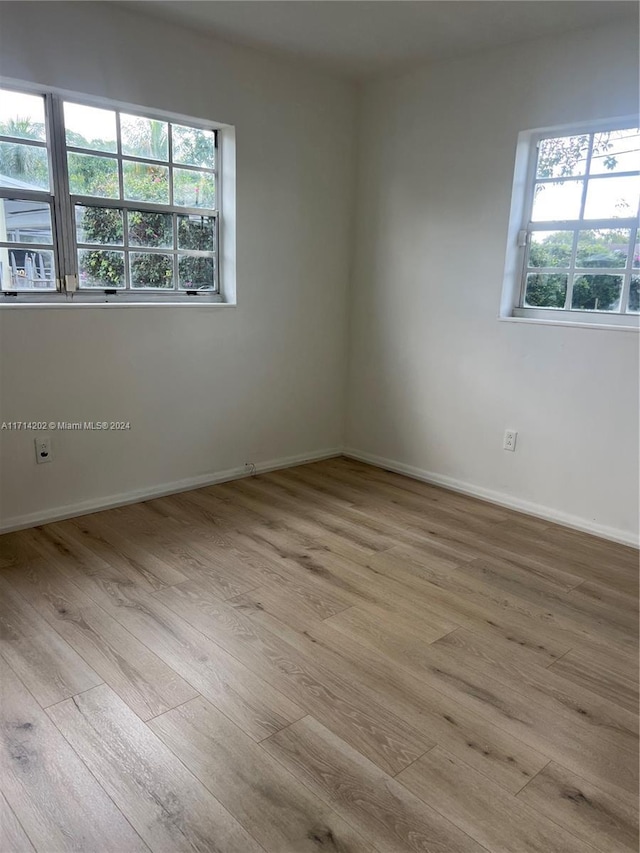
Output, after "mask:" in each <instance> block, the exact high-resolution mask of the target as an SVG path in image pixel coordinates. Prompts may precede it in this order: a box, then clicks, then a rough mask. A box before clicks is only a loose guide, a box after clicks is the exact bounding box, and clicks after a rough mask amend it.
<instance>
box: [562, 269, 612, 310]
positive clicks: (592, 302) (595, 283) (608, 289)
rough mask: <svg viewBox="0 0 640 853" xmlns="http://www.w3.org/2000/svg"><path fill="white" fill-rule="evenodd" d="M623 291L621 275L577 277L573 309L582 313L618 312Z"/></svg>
mask: <svg viewBox="0 0 640 853" xmlns="http://www.w3.org/2000/svg"><path fill="white" fill-rule="evenodd" d="M621 291H622V276H621V275H580V276H576V278H575V279H574V282H573V296H572V299H571V307H572V308H578V309H581V310H582V311H618V310H619V309H620V293H621Z"/></svg>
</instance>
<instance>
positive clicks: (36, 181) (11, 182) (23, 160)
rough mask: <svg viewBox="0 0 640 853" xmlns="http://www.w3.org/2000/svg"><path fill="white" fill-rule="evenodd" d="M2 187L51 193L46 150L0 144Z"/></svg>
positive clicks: (38, 147)
mask: <svg viewBox="0 0 640 853" xmlns="http://www.w3.org/2000/svg"><path fill="white" fill-rule="evenodd" d="M0 186H2V187H10V188H12V189H14V188H15V189H23V190H46V191H47V192H48V191H49V158H48V156H47V150H46V148H41V147H40V146H38V145H21V144H20V143H19V142H0Z"/></svg>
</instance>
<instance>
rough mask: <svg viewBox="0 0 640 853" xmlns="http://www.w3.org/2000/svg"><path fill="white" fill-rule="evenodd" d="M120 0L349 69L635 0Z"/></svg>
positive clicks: (497, 37)
mask: <svg viewBox="0 0 640 853" xmlns="http://www.w3.org/2000/svg"><path fill="white" fill-rule="evenodd" d="M121 5H124V6H128V7H133V8H135V9H136V11H138V12H143V13H144V14H148V15H154V16H159V17H163V18H166V19H169V20H171V21H174V22H177V23H180V24H182V25H185V26H188V27H192V28H196V29H197V30H198V31H199V32H206V33H210V34H211V35H215V36H218V37H219V38H223V39H225V40H227V41H233V42H237V43H240V44H245V45H250V46H253V47H258V48H262V49H266V50H271V51H277V52H279V53H286V54H289V55H291V56H296V57H298V58H301V59H305V60H307V61H310V62H313V63H314V64H316V65H318V66H320V67H324V68H325V69H327V70H330V71H332V72H334V73H338V74H342V75H347V76H350V77H355V78H365V77H370V76H375V75H380V74H383V73H385V72H389V71H392V72H395V71H398V70H402V69H405V68H408V67H411V66H413V65H417V64H419V63H426V62H433V61H437V60H442V59H447V58H451V57H455V56H460V55H463V54H465V53H469V52H472V51H479V50H484V49H487V48H492V47H497V46H500V45H505V44H510V43H513V42H518V41H525V40H527V39H531V38H538V37H541V36H545V35H553V34H556V33H562V32H567V31H569V30H575V29H582V28H587V27H597V26H600V25H602V24H606V23H612V22H614V21H616V20H620V19H629V20H630V25H631V26H637V24H636V23H635V22H634V21H633V19H634V17H635V19H636V21H637V15H638V6H637V3H635V2H632V0H622V2H618V0H606V1H605V2H600V0H504V2H495V0H422V2H414V0H391V2H389V0H359V2H356V1H355V0H198V2H191V0H181V2H165V0H144V2H126V3H122V4H121Z"/></svg>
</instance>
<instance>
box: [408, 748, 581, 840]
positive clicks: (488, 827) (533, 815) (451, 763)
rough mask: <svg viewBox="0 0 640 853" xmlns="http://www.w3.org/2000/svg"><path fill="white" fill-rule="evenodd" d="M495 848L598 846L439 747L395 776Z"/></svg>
mask: <svg viewBox="0 0 640 853" xmlns="http://www.w3.org/2000/svg"><path fill="white" fill-rule="evenodd" d="M397 778H398V781H400V782H401V783H402V784H403V785H404V786H405V787H406V788H408V789H409V790H410V791H413V793H414V794H416V795H417V796H418V797H420V798H421V799H422V800H423V801H424V802H425V803H428V804H429V805H430V806H432V808H434V809H436V810H437V811H438V812H440V814H442V815H444V816H445V817H446V818H448V819H449V820H450V821H452V822H453V823H455V824H456V826H459V827H460V828H461V829H463V830H464V831H465V832H467V833H468V834H469V835H470V836H471V837H472V838H474V839H475V840H476V841H477V842H478V843H479V844H482V845H483V847H486V848H487V849H488V850H491V853H514V851H518V853H589V851H593V850H594V848H593V847H592V846H591V844H589V843H588V842H585V841H584V840H579V839H578V838H576V837H575V836H574V835H571V834H570V833H569V832H567V831H566V830H563V829H561V828H560V827H559V826H558V825H557V824H554V823H552V822H551V821H549V820H547V819H546V818H545V816H544V815H543V814H542V813H541V812H539V811H537V810H536V809H533V808H530V807H529V806H527V805H526V804H525V803H524V802H521V801H520V800H519V799H517V798H515V797H511V796H509V795H508V794H506V793H505V792H504V791H502V790H501V789H500V788H499V787H498V786H497V785H494V784H493V783H492V782H490V781H489V780H488V779H485V778H484V777H482V776H480V775H479V774H478V773H476V772H475V771H474V770H472V769H471V768H470V767H468V766H467V765H465V764H463V763H462V762H461V761H458V759H456V758H455V757H454V756H452V755H450V754H449V753H447V752H446V751H445V750H444V749H442V748H441V747H439V746H436V747H435V748H434V749H432V750H431V751H430V752H428V753H427V754H426V755H424V756H423V757H422V758H420V759H418V761H416V762H415V763H414V764H412V765H411V767H408V768H407V769H406V770H405V771H403V772H402V773H400V774H399V776H398V777H397Z"/></svg>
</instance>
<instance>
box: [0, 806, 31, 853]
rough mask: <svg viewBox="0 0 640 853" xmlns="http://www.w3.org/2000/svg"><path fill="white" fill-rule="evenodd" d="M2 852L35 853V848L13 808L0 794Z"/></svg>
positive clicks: (0, 841)
mask: <svg viewBox="0 0 640 853" xmlns="http://www.w3.org/2000/svg"><path fill="white" fill-rule="evenodd" d="M0 850H3V851H6V853H34V851H35V848H34V846H33V844H32V843H31V842H30V841H29V838H28V836H27V834H26V832H25V831H24V829H23V828H22V826H21V824H20V821H19V820H18V818H17V817H16V816H15V815H14V813H13V811H12V810H11V806H10V805H9V803H8V802H7V801H6V800H5V798H4V797H3V795H2V794H0Z"/></svg>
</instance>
